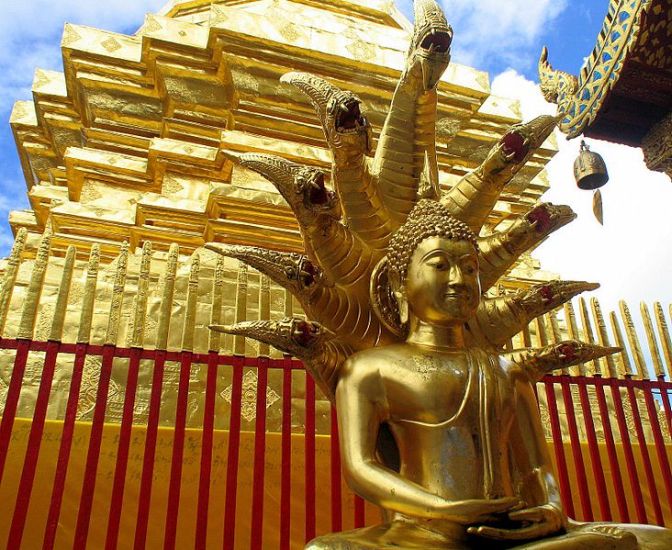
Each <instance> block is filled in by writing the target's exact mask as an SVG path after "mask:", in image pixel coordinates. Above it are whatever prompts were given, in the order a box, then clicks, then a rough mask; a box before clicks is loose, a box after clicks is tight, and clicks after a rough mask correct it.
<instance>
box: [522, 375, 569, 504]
mask: <svg viewBox="0 0 672 550" xmlns="http://www.w3.org/2000/svg"><path fill="white" fill-rule="evenodd" d="M516 396H517V408H516V417H515V420H514V423H513V426H512V432H511V443H510V449H511V452H512V455H513V456H512V458H513V467H514V468H515V469H516V470H517V472H518V474H519V483H520V496H521V497H522V498H523V500H525V501H526V502H527V503H528V505H529V506H542V505H552V506H554V507H555V508H557V509H558V510H561V509H562V506H561V504H560V490H559V488H558V483H557V480H556V479H555V475H554V473H553V466H552V464H551V460H550V457H549V454H548V445H547V443H546V438H545V436H544V432H543V429H542V427H541V419H540V417H539V406H538V405H537V399H536V397H535V395H534V389H533V387H532V385H531V384H530V383H528V382H526V381H520V382H519V383H518V387H517V388H516Z"/></svg>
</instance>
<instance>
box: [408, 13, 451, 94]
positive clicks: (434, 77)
mask: <svg viewBox="0 0 672 550" xmlns="http://www.w3.org/2000/svg"><path fill="white" fill-rule="evenodd" d="M414 8H415V27H414V31H413V39H412V40H411V49H410V56H411V57H412V60H413V63H414V64H418V65H419V66H420V71H421V73H422V84H423V88H424V90H425V91H430V90H433V89H435V88H436V86H437V85H438V83H439V80H440V79H441V76H442V75H443V73H444V72H445V70H446V68H447V67H448V65H449V64H450V46H451V44H452V42H453V29H452V28H451V27H450V25H449V24H448V21H447V20H446V16H445V15H444V14H443V12H442V11H441V8H440V7H439V5H438V4H437V3H436V1H435V0H415V2H414Z"/></svg>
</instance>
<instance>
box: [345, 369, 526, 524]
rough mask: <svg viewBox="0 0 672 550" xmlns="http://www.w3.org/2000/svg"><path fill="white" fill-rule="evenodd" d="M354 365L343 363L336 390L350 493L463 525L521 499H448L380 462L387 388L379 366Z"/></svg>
mask: <svg viewBox="0 0 672 550" xmlns="http://www.w3.org/2000/svg"><path fill="white" fill-rule="evenodd" d="M355 363H356V360H352V359H351V360H349V361H348V362H346V364H345V365H344V369H343V375H342V377H341V379H340V381H339V383H338V386H337V389H336V408H337V411H338V422H339V435H340V440H341V455H342V461H343V462H342V464H343V469H344V474H345V478H346V481H347V482H348V485H349V486H350V488H351V489H352V490H353V491H355V492H356V493H357V494H359V495H360V496H361V497H363V498H365V499H366V500H368V501H370V502H373V503H374V504H376V505H378V506H381V507H383V508H385V509H387V510H391V511H395V512H400V513H403V514H407V515H410V516H415V517H421V518H428V519H445V520H451V521H456V522H459V523H464V524H473V523H480V522H482V521H487V520H488V519H489V518H490V517H491V516H492V514H495V513H501V512H506V511H508V510H510V509H511V508H513V507H514V506H516V505H517V504H518V503H519V499H518V498H503V499H497V500H489V501H486V500H468V501H459V502H456V501H448V500H446V499H444V498H442V497H440V496H438V495H435V494H433V493H430V492H428V491H427V490H426V489H424V488H423V487H422V486H420V485H418V484H417V483H414V482H412V481H409V480H407V479H405V478H404V477H402V476H401V475H399V474H398V473H396V472H394V471H392V470H390V469H389V468H386V467H385V466H383V465H382V464H380V463H379V462H378V460H377V458H376V453H375V448H376V440H377V436H378V430H379V428H380V425H381V424H382V423H383V422H384V421H385V420H387V418H388V407H387V400H386V396H385V390H384V387H383V384H382V381H381V380H380V375H379V374H378V371H377V369H371V368H367V367H366V366H360V368H359V369H358V366H357V365H356V364H355ZM358 370H359V372H357V371H358Z"/></svg>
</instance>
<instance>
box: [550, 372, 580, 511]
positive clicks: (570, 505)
mask: <svg viewBox="0 0 672 550" xmlns="http://www.w3.org/2000/svg"><path fill="white" fill-rule="evenodd" d="M553 378H555V377H547V378H546V379H544V388H545V390H546V404H547V405H548V412H549V416H550V417H551V432H552V433H553V450H554V452H555V462H556V464H557V467H558V483H559V484H560V500H561V502H562V507H563V508H564V510H565V512H566V513H567V515H568V516H569V517H571V518H573V517H575V512H574V502H573V501H572V489H571V487H570V485H569V474H568V472H567V459H566V458H565V448H564V444H563V441H562V430H561V428H560V417H559V415H558V404H557V403H556V402H555V391H554V389H553V380H552V379H553ZM568 416H569V415H568Z"/></svg>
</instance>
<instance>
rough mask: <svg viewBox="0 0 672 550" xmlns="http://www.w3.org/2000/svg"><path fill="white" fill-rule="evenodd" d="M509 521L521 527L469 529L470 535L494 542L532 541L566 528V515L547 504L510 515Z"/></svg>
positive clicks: (486, 526)
mask: <svg viewBox="0 0 672 550" xmlns="http://www.w3.org/2000/svg"><path fill="white" fill-rule="evenodd" d="M508 516H509V519H510V520H511V521H515V522H521V527H516V528H511V529H504V528H501V527H492V526H490V525H479V526H473V527H469V529H468V530H467V531H468V533H469V534H471V535H476V536H479V537H483V538H487V539H492V540H502V541H508V540H514V541H515V540H521V541H522V540H532V539H538V538H541V537H545V536H547V535H552V534H554V533H558V532H559V531H561V530H563V529H564V528H565V523H566V518H565V515H564V514H563V513H562V511H561V510H559V509H558V508H557V507H556V506H554V505H552V504H545V505H543V506H535V507H533V508H524V509H523V510H516V511H513V512H509V513H508Z"/></svg>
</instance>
